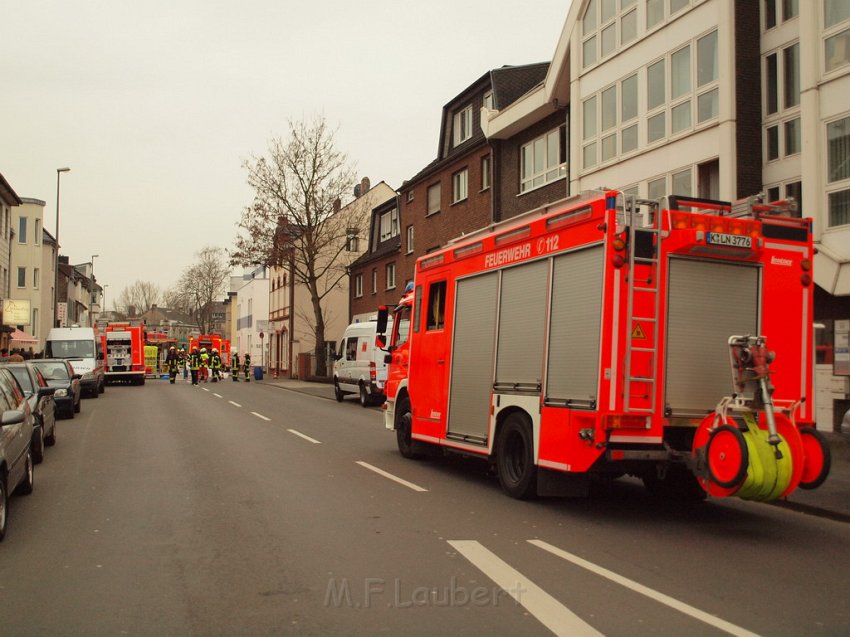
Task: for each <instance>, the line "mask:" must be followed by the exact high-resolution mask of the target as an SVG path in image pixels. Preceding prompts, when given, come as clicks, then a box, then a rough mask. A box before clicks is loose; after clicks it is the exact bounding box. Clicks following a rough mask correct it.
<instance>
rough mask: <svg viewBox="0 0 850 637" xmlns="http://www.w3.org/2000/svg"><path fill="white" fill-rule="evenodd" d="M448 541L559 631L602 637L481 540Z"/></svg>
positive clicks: (527, 607)
mask: <svg viewBox="0 0 850 637" xmlns="http://www.w3.org/2000/svg"><path fill="white" fill-rule="evenodd" d="M449 544H450V545H451V546H452V547H454V549H455V550H456V551H457V552H458V553H460V554H461V555H463V556H464V557H465V558H466V559H467V560H469V561H470V562H471V563H472V564H473V565H474V566H475V567H476V568H477V569H478V570H480V571H481V572H482V573H484V574H485V575H486V576H487V577H489V578H490V579H491V580H493V581H494V582H495V583H496V585H497V586H499V588H501V589H502V590H504V591H505V592H506V593H508V595H510V596H511V597H513V598H514V599H515V600H516V601H517V603H519V604H522V605H523V606H524V607H525V609H526V610H527V611H528V612H529V613H531V614H532V615H533V616H534V617H535V618H536V619H537V620H538V621H539V622H540V623H541V624H543V625H544V626H546V628H548V629H549V630H551V631H552V632H553V633H555V634H556V635H562V636H563V637H568V636H569V637H574V636H580V637H584V636H585V635H586V636H588V637H591V636H592V637H601V635H602V633H600V632H599V631H598V630H596V629H595V628H594V627H593V626H591V625H590V624H588V623H587V622H585V621H583V620H582V619H581V618H580V617H578V615H576V614H575V613H573V612H572V611H571V610H570V609H569V608H567V607H566V606H564V605H563V604H562V603H561V602H559V601H558V600H557V599H555V598H554V597H552V596H551V595H550V594H549V593H547V592H546V591H544V590H543V589H542V588H540V587H539V586H538V585H537V584H535V583H534V582H532V581H531V580H530V579H528V578H527V577H526V576H525V575H523V574H522V573H520V572H519V571H517V570H516V569H514V568H513V567H511V566H510V565H509V564H507V562H504V561H503V560H501V559H500V558H499V557H497V556H496V554H495V553H493V552H492V551H490V550H488V549H487V548H485V547H484V546H483V545H482V544H481V543H480V542H476V541H475V540H449Z"/></svg>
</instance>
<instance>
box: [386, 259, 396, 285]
mask: <svg viewBox="0 0 850 637" xmlns="http://www.w3.org/2000/svg"><path fill="white" fill-rule="evenodd" d="M387 289H388V290H392V289H395V263H387Z"/></svg>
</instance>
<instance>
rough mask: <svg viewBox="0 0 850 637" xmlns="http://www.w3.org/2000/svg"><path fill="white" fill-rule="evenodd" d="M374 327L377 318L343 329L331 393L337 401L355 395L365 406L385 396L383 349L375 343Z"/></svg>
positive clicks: (385, 378)
mask: <svg viewBox="0 0 850 637" xmlns="http://www.w3.org/2000/svg"><path fill="white" fill-rule="evenodd" d="M377 326H378V322H377V321H364V322H362V323H352V324H351V325H349V326H348V327H346V328H345V333H344V334H343V337H342V340H341V341H340V342H339V348H338V349H337V353H336V360H335V362H334V395H335V396H336V399H337V400H338V401H339V402H342V399H343V398H344V397H345V395H346V394H357V395H358V397H359V398H360V404H361V405H363V406H364V407H368V406H369V405H373V404H376V405H379V404H381V403H382V402H384V400H385V399H386V395H385V394H384V382H385V381H386V380H387V364H386V363H385V362H384V356H385V355H386V352H385V351H384V350H382V349H380V348H378V347H377V346H376V345H375V332H376V328H377ZM387 329H388V330H389V329H392V323H390V327H388V328H387Z"/></svg>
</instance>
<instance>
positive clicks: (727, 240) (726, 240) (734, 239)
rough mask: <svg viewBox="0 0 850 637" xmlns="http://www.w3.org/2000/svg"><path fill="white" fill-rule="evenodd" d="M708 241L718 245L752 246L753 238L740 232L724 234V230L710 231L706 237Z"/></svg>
mask: <svg viewBox="0 0 850 637" xmlns="http://www.w3.org/2000/svg"><path fill="white" fill-rule="evenodd" d="M705 241H706V243H712V244H714V245H718V246H729V247H731V248H752V247H753V238H752V237H748V236H746V235H740V234H724V233H722V232H709V233H708V235H707V236H706V239H705Z"/></svg>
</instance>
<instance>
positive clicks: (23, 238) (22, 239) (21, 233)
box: [18, 217, 27, 243]
mask: <svg viewBox="0 0 850 637" xmlns="http://www.w3.org/2000/svg"><path fill="white" fill-rule="evenodd" d="M26 242H27V218H26V217H19V218H18V243H26Z"/></svg>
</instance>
